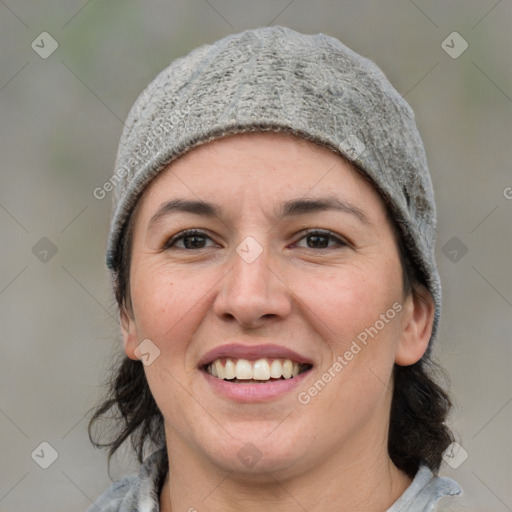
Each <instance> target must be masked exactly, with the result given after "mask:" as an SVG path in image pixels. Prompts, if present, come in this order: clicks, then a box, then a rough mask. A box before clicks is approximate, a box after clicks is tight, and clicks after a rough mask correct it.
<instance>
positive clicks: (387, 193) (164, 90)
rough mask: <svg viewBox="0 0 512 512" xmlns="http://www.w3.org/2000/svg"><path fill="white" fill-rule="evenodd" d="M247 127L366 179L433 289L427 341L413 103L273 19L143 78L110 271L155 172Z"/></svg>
mask: <svg viewBox="0 0 512 512" xmlns="http://www.w3.org/2000/svg"><path fill="white" fill-rule="evenodd" d="M253 131H273V132H286V133H292V134H295V135H297V136H299V137H302V138H305V139H308V140H311V141H313V142H316V143H318V144H320V145H322V146H324V147H328V148H330V149H332V150H333V151H335V152H338V153H339V154H341V155H343V156H344V157H345V158H348V159H349V160H351V161H352V162H353V163H354V164H355V165H356V167H358V168H359V169H360V170H361V171H362V172H363V173H364V174H366V176H367V177H368V178H369V179H370V181H371V182H373V184H374V186H375V188H376V189H377V191H378V192H380V194H381V195H382V196H383V198H384V200H385V201H386V202H387V203H388V205H389V206H390V209H391V213H392V215H393V217H394V219H395V220H396V222H397V224H398V225H399V226H400V228H401V230H402V234H403V238H404V240H405V243H406V247H407V249H408V251H409V255H410V256H411V258H412V260H413V262H414V264H415V265H416V266H417V268H418V270H419V272H420V274H421V276H422V277H423V279H424V280H425V284H426V285H427V287H428V289H429V290H430V292H431V294H432V296H433V298H434V301H435V306H436V310H435V319H434V326H433V334H432V337H431V343H430V346H429V348H430V347H431V345H432V341H433V339H434V338H435V336H436V334H437V330H438V323H439V317H440V312H441V285H440V279H439V274H438V271H437V267H436V262H435V255H434V249H435V235H436V209H435V203H434V191H433V188H432V182H431V179H430V174H429V171H428V168H427V162H426V157H425V151H424V148H423V144H422V141H421V138H420V135H419V133H418V130H417V128H416V124H415V120H414V114H413V112H412V110H411V108H410V107H409V105H408V104H407V102H406V101H405V100H404V99H403V98H402V97H401V96H400V94H399V93H398V92H397V91H396V90H395V89H394V88H393V86H392V85H391V84H390V83H389V81H388V80H387V79H386V77H385V76H384V74H383V73H382V71H381V70H380V69H379V68H378V67H377V66H376V65H375V64H374V63H373V62H371V61H370V60H368V59H366V58H364V57H361V56H360V55H358V54H357V53H355V52H353V51H352V50H350V49H349V48H347V47H346V46H344V45H343V44H342V43H340V42H339V41H338V40H337V39H335V38H333V37H329V36H326V35H324V34H318V35H304V34H301V33H298V32H295V31H293V30H291V29H288V28H285V27H280V26H273V27H266V28H259V29H253V30H247V31H245V32H242V33H240V34H234V35H229V36H227V37H225V38H223V39H221V40H219V41H217V42H215V43H213V44H211V45H205V46H201V47H199V48H197V49H195V50H193V51H192V52H191V53H189V54H188V55H187V56H185V57H182V58H179V59H177V60H175V61H174V62H173V63H172V64H171V65H170V66H169V67H167V68H166V69H165V70H164V71H162V72H161V73H160V74H159V75H158V76H157V77H156V78H155V79H154V80H153V81H152V82H151V83H150V84H149V86H148V87H147V88H146V89H145V90H144V91H143V92H142V94H141V95H140V96H139V98H138V99H137V101H136V102H135V104H134V106H133V107H132V109H131V111H130V113H129V115H128V118H127V121H126V124H125V128H124V131H123V134H122V137H121V141H120V144H119V150H118V154H117V161H116V170H115V174H114V176H113V178H112V182H115V183H116V188H115V191H114V210H113V217H112V223H111V227H110V234H109V240H108V250H107V265H108V267H109V268H110V270H112V271H113V272H117V271H118V270H119V268H118V266H119V255H120V251H122V246H121V241H122V235H123V231H124V229H125V227H126V224H127V221H128V219H129V216H130V213H131V212H132V211H133V209H134V207H135V205H136V203H137V201H138V199H139V197H140V196H141V194H142V192H143V190H144V189H145V187H146V186H147V185H148V184H149V183H150V182H151V180H152V179H153V178H155V176H157V175H158V173H159V172H160V171H162V170H163V169H164V168H165V167H166V166H167V165H168V164H169V163H170V162H171V161H173V160H174V159H176V158H177V157H179V156H181V155H183V154H184V153H185V152H187V151H190V150H191V149H192V148H194V147H196V146H198V145H200V144H205V143H207V142H209V141H211V140H214V139H218V138H221V137H224V136H226V135H230V134H235V133H242V132H253ZM290 178H291V179H292V178H293V177H290Z"/></svg>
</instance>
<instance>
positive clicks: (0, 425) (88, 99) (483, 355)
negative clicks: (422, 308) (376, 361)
mask: <svg viewBox="0 0 512 512" xmlns="http://www.w3.org/2000/svg"><path fill="white" fill-rule="evenodd" d="M511 22H512V4H511V2H510V1H506V0H499V1H496V0H466V1H464V2H460V1H459V2H457V1H448V2H447V1H445V0H443V1H440V0H430V1H426V0H414V1H413V0H388V1H386V2H382V1H380V2H379V1H377V0H374V1H369V0H348V1H344V2H339V1H334V0H323V1H315V2H312V1H306V0H272V1H269V0H262V1H259V2H254V1H250V0H238V1H234V0H171V1H169V0H146V1H142V0H88V1H87V0H66V1H64V0H47V1H45V2H28V1H24V0H17V1H14V0H0V63H1V65H0V166H1V175H0V176H1V177H0V180H1V181H0V183H1V186H0V225H1V233H2V244H1V264H0V315H1V330H2V341H1V347H2V357H1V358H0V443H1V450H2V451H1V455H0V461H1V462H0V511H1V512H28V511H31V510H39V511H48V512H50V511H52V512H79V511H84V510H85V509H86V508H87V507H88V506H89V505H90V504H91V502H92V501H93V500H94V499H95V498H96V497H97V496H98V495H99V494H100V493H101V492H103V491H104V490H105V488H106V487H107V486H108V485H110V482H111V481H110V478H109V475H108V473H107V463H106V454H105V453H104V452H102V451H101V450H97V449H94V448H93V447H92V446H91V445H90V443H89V440H88V437H87V432H86V427H87V421H88V415H87V413H88V410H89V409H90V408H91V407H92V406H93V405H94V404H95V403H96V401H97V400H98V399H99V397H100V395H101V392H102V383H103V381H104V379H105V377H106V375H107V369H108V367H109V365H110V362H111V360H112V357H113V355H114V354H116V353H118V352H119V351H120V350H121V345H120V341H119V336H118V325H117V321H116V309H115V303H114V299H113V297H112V295H111V289H110V278H109V275H108V274H107V272H106V269H105V265H104V251H105V242H106V236H107V228H108V221H109V214H110V199H111V197H110V193H109V192H106V193H105V197H104V198H103V199H97V198H96V197H95V195H93V191H94V189H96V188H98V187H103V186H104V183H105V182H106V181H107V180H108V179H109V177H110V176H111V174H112V172H113V166H114V158H115V152H116V149H117V143H118V140H119V137H120V134H121V130H122V127H123V121H124V119H125V117H126V115H127V113H128V110H129V108H130V106H131V105H132V103H133V101H134V100H135V98H136V97H137V95H138V94H139V92H140V91H141V90H142V89H143V88H144V87H145V86H146V84H147V83H148V82H149V81H150V80H151V79H152V78H153V77H154V76H155V75H156V74H157V73H158V72H159V71H160V70H161V69H163V68H164V67H165V66H167V64H168V63H169V62H170V61H172V60H173V59H174V58H176V57H178V56H180V55H183V54H185V53H187V52H188V51H189V50H191V49H193V48H195V47H196V46H198V45H201V44H204V43H209V42H213V41H214V40H216V39H219V38H221V37H223V36H225V35H227V34H229V33H233V32H239V31H242V30H244V29H246V28H251V27H256V26H263V25H273V24H279V25H285V26H289V27H290V28H294V29H296V30H299V31H302V32H306V33H318V32H323V33H326V34H329V35H332V36H335V37H337V38H339V39H340V40H341V41H342V42H343V43H345V44H346V45H347V46H349V47H351V48H352V49H354V50H355V51H357V52H358V53H360V54H362V55H365V56H367V57H369V58H371V59H372V60H374V61H375V62H377V64H378V65H379V66H380V67H381V68H382V69H383V71H384V72H385V73H386V75H387V76H388V77H389V79H390V80H391V82H392V83H393V84H394V85H395V87H396V88H397V89H398V91H399V92H400V93H401V94H402V95H404V96H405V97H406V99H407V100H408V102H409V103H410V104H411V106H412V107H413V109H414V111H415V113H416V118H417V121H418V125H419V128H420V131H421V133H422V135H423V138H424V142H425V145H426V150H427V155H428V158H429V164H430V169H431V173H432V178H433V182H434V186H435V190H436V199H437V205H438V213H439V233H438V247H437V258H438V263H439V269H440V272H441V277H442V280H443V286H444V308H443V315H442V322H441V328H440V339H439V342H438V345H437V351H436V354H437V357H438V359H439V360H440V361H442V363H443V364H444V365H445V366H446V367H447V368H448V370H449V374H450V377H451V384H450V390H451V392H452V394H453V397H454V399H455V408H454V410H453V415H452V418H451V425H452V426H453V428H454V430H455V432H456V435H457V442H458V444H457V445H456V446H455V451H454V453H453V454H452V455H451V456H448V455H447V457H446V463H445V464H444V465H443V469H442V474H443V475H446V476H450V477H453V478H455V479H456V480H457V481H458V482H459V483H460V484H461V485H462V486H463V488H464V490H465V498H464V503H465V504H466V507H467V508H466V510H475V511H476V510H478V511H480V512H491V511H492V512H505V511H507V510H509V511H510V510H512V487H511V485H510V483H511V478H512V439H511V433H512V372H511V371H510V364H511V361H512V357H511V356H512V348H511V347H512V343H511V337H512V258H511V249H512V230H511V227H510V223H511V220H512V172H511V160H512V158H511V157H512V151H511V149H512V141H511V134H512V66H511V65H510V62H511V60H510V55H511V52H512V31H511V30H510V26H511ZM41 443H43V444H41ZM135 467H136V465H135V464H133V461H131V459H130V455H129V453H128V452H125V453H124V454H123V453H121V455H120V456H118V457H117V458H116V459H114V460H113V463H112V466H111V477H112V478H118V477H120V476H121V475H123V474H125V473H126V472H129V471H132V470H133V469H134V468H135Z"/></svg>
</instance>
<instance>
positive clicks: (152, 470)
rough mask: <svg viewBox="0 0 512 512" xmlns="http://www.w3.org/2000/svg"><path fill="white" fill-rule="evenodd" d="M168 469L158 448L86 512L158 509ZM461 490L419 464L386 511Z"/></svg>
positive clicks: (416, 508)
mask: <svg viewBox="0 0 512 512" xmlns="http://www.w3.org/2000/svg"><path fill="white" fill-rule="evenodd" d="M168 469H169V468H168V461H167V452H166V449H165V448H162V449H161V450H158V451H156V452H154V453H153V454H152V455H150V456H149V457H148V458H147V459H146V460H145V461H144V463H143V464H142V465H141V467H140V470H139V472H138V473H135V474H133V475H129V476H126V477H124V478H122V479H121V480H119V481H117V482H114V483H113V484H112V485H111V486H110V487H109V488H108V489H107V490H106V491H105V492H104V493H103V494H102V495H101V496H100V497H99V498H98V499H97V500H96V502H95V503H94V504H93V505H91V506H90V507H89V508H88V509H87V512H159V511H160V498H159V496H160V491H161V489H162V486H163V483H164V480H165V477H166V474H167V471H168ZM461 493H462V490H461V488H460V486H459V484H458V483H457V482H455V480H452V479H451V478H446V477H439V476H434V474H433V473H432V471H430V469H428V468H427V467H426V466H421V467H420V469H419V470H418V472H417V473H416V476H415V477H414V480H413V481H412V482H411V485H409V487H408V488H407V489H406V490H405V491H404V493H403V494H402V495H401V496H400V497H399V498H398V500H397V501H395V503H394V504H393V505H392V506H391V508H388V510H387V511H386V512H434V511H435V510H436V506H437V504H438V502H439V500H440V499H441V498H443V497H444V496H456V495H460V494H461Z"/></svg>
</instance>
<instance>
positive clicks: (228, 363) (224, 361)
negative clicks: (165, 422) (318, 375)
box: [202, 357, 312, 384]
mask: <svg viewBox="0 0 512 512" xmlns="http://www.w3.org/2000/svg"><path fill="white" fill-rule="evenodd" d="M311 368H312V365H311V364H308V363H302V362H299V361H295V360H293V359H287V358H286V359H285V358H272V357H268V358H258V359H253V360H251V359H244V358H235V357H218V358H216V359H214V360H213V361H211V362H210V363H208V364H205V365H204V366H203V367H202V370H203V371H205V372H206V373H208V374H209V375H211V376H212V377H214V378H216V379H219V380H224V381H228V382H231V383H234V384H265V383H269V382H275V381H282V380H290V379H294V378H296V377H297V376H298V375H301V374H302V373H305V372H307V371H308V370H310V369H311Z"/></svg>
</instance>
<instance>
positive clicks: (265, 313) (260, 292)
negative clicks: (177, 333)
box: [213, 251, 292, 329]
mask: <svg viewBox="0 0 512 512" xmlns="http://www.w3.org/2000/svg"><path fill="white" fill-rule="evenodd" d="M266 252H267V251H263V252H262V253H261V254H260V255H259V256H258V257H257V258H256V259H252V258H245V257H244V254H243V252H241V251H240V252H234V254H233V258H232V260H233V264H232V266H231V268H230V270H229V272H228V273H227V274H226V275H225V277H224V279H223V280H222V281H221V285H220V286H221V288H220V290H219V292H218V294H217V296H216V298H215V301H214V304H213V310H214V313H215V315H216V316H217V317H219V318H221V319H222V320H224V321H226V320H227V321H236V322H238V323H239V324H240V325H241V326H243V327H244V328H246V329H255V328H258V327H262V326H264V325H265V324H267V323H269V322H272V321H276V320H278V319H283V318H285V317H286V316H287V315H289V313H290V311H291V308H292V304H291V291H290V289H289V288H288V287H287V286H286V284H285V283H284V282H283V280H282V278H280V276H279V271H278V269H277V268H276V265H273V267H274V268H271V265H270V264H271V259H270V258H269V257H268V255H267V254H266Z"/></svg>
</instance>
